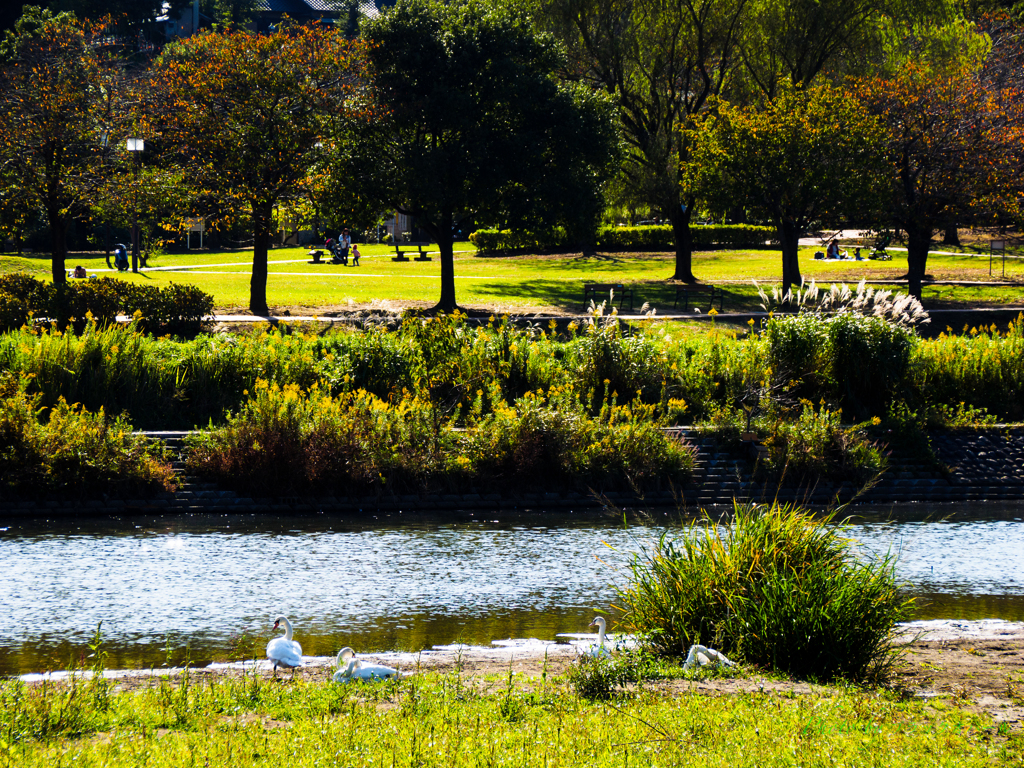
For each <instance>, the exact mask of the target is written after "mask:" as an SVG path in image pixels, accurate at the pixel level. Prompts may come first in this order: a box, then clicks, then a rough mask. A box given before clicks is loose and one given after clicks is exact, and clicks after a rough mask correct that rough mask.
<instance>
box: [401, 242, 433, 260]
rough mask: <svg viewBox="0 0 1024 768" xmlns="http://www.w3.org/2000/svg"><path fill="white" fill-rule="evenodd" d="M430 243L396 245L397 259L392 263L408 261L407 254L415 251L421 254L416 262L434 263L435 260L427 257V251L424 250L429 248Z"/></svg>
mask: <svg viewBox="0 0 1024 768" xmlns="http://www.w3.org/2000/svg"><path fill="white" fill-rule="evenodd" d="M429 245H430V243H395V257H394V258H393V259H391V260H392V261H408V260H409V257H408V256H406V255H405V254H406V253H412V252H413V251H414V250H415V251H416V252H417V253H419V256H417V257H416V261H433V259H432V258H431V257H430V256H428V255H427V251H424V250H423V249H424V248H425V247H427V246H429Z"/></svg>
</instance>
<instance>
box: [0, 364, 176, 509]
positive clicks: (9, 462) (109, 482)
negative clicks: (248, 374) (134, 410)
mask: <svg viewBox="0 0 1024 768" xmlns="http://www.w3.org/2000/svg"><path fill="white" fill-rule="evenodd" d="M27 383H28V382H27V379H24V378H19V377H16V376H14V375H12V374H11V373H9V372H0V496H2V497H4V498H11V497H14V498H34V497H42V496H45V497H47V498H52V497H60V498H90V497H92V496H95V495H97V494H99V493H103V494H106V495H113V496H139V495H148V494H150V493H153V492H155V491H159V490H170V489H171V488H173V474H172V471H171V467H170V464H169V463H168V462H167V461H165V460H164V459H163V456H162V449H161V447H159V446H154V445H151V444H150V443H149V442H148V441H147V440H146V438H145V437H144V436H141V435H138V434H133V433H132V431H131V427H130V425H129V424H128V422H127V420H126V419H124V418H117V419H113V420H108V419H107V418H106V415H105V414H104V413H103V411H102V410H100V411H99V412H98V413H90V412H89V411H86V410H85V409H83V408H82V407H81V406H77V405H74V406H73V405H69V404H68V403H67V402H66V401H65V400H64V399H63V398H61V399H60V400H58V402H57V404H56V406H54V407H53V408H51V409H49V413H48V414H47V418H46V419H44V420H40V418H39V415H40V414H39V412H40V408H39V405H38V400H39V397H38V395H36V396H32V395H29V394H28V393H27V391H26V388H27V387H26V385H27Z"/></svg>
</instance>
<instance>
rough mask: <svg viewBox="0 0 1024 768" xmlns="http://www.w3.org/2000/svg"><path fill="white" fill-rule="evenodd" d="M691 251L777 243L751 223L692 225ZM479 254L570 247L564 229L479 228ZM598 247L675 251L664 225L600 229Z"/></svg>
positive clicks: (476, 238) (474, 237)
mask: <svg viewBox="0 0 1024 768" xmlns="http://www.w3.org/2000/svg"><path fill="white" fill-rule="evenodd" d="M690 235H691V237H692V238H693V241H692V242H693V247H694V248H703V249H710V248H760V247H762V246H764V245H765V243H774V242H776V241H777V237H778V235H777V233H776V231H775V229H773V228H772V227H760V226H755V225H751V224H716V225H695V226H691V227H690ZM469 239H470V241H471V242H472V243H473V244H474V245H476V247H477V248H479V249H480V250H481V251H483V252H486V253H493V252H499V251H515V250H520V249H528V248H534V249H542V250H543V249H547V248H561V247H564V246H567V245H571V243H569V242H568V238H567V237H566V234H565V232H564V230H561V229H555V230H551V231H549V232H543V233H533V232H520V231H512V230H507V229H503V230H496V229H478V230H477V231H476V232H474V233H473V234H471V235H470V236H469ZM594 245H596V246H597V247H598V248H607V249H611V250H624V249H641V250H671V249H673V248H675V240H674V238H673V234H672V227H671V226H667V225H656V226H643V227H602V228H601V229H599V230H598V232H597V235H596V237H595V239H594Z"/></svg>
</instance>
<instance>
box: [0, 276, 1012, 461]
mask: <svg viewBox="0 0 1024 768" xmlns="http://www.w3.org/2000/svg"><path fill="white" fill-rule="evenodd" d="M25 284H26V285H29V287H31V285H32V284H36V281H31V283H25ZM1022 351H1024V337H1022V334H1021V325H1020V324H1019V323H1017V324H1014V327H1013V329H1012V330H1011V331H1010V333H1008V334H1006V335H1003V336H1000V335H999V334H998V333H995V332H992V331H986V332H984V333H981V332H979V333H975V334H973V335H971V334H967V335H964V336H959V337H953V336H943V337H941V338H939V339H936V340H927V341H926V340H921V339H918V338H917V337H915V336H913V335H911V334H910V333H908V332H906V331H902V330H900V329H898V328H893V327H890V326H888V325H887V324H885V322H884V321H883V320H881V319H875V318H858V317H855V316H846V317H841V318H832V319H827V318H826V319H823V318H819V317H815V316H813V315H806V316H796V317H784V318H775V319H773V320H772V321H770V322H769V323H768V324H767V326H766V327H765V329H764V332H763V333H759V334H757V333H755V334H751V335H749V336H748V337H746V338H743V339H734V338H732V337H729V336H725V335H720V334H705V335H681V336H674V335H671V333H670V331H669V330H668V329H666V328H663V327H658V326H654V325H651V324H642V325H640V326H637V327H634V328H631V329H626V328H625V327H624V326H622V325H621V324H619V323H618V322H616V321H615V320H614V319H611V318H591V319H590V321H589V322H586V323H583V324H581V325H578V326H575V325H574V326H571V327H570V331H569V333H568V334H566V335H562V336H556V335H554V334H553V333H552V332H551V330H550V329H543V328H538V327H535V326H533V327H516V326H514V325H512V324H511V323H507V322H504V321H494V322H492V323H490V324H488V325H486V326H484V327H475V326H471V325H469V324H468V323H467V322H466V319H465V318H464V317H462V316H459V315H452V316H442V317H438V318H421V317H407V318H405V319H404V321H403V323H402V326H401V328H400V329H399V330H398V331H388V330H386V329H382V328H371V329H367V330H366V331H353V330H332V331H329V332H326V333H322V332H317V331H316V330H315V329H312V328H306V327H303V326H289V325H282V326H280V327H278V328H275V329H265V330H263V329H261V330H258V331H252V332H248V333H240V334H215V335H200V336H198V337H196V338H194V339H189V340H174V339H170V338H155V337H153V336H151V335H148V334H146V333H144V332H143V329H142V328H141V327H140V326H139V325H138V324H137V323H136V324H132V325H128V326H116V325H112V326H107V327H103V326H101V325H99V324H98V323H97V322H95V321H94V322H92V323H86V325H85V326H84V327H83V328H82V329H81V332H80V333H78V334H73V333H69V332H60V331H57V330H53V329H52V328H36V329H33V328H30V327H22V328H19V329H18V330H16V331H12V332H8V333H5V334H0V370H6V371H11V372H12V373H15V374H17V375H18V376H22V377H27V378H28V379H29V382H28V384H27V386H28V387H29V390H28V391H29V392H31V393H33V394H38V395H39V396H40V405H42V406H45V407H48V408H52V407H55V406H56V405H57V402H58V401H59V399H60V398H61V397H63V398H64V399H65V400H66V401H67V402H69V403H81V404H82V405H83V406H84V407H85V408H86V409H87V410H90V411H98V410H99V409H101V408H102V409H104V411H105V412H106V413H108V414H111V415H113V416H116V415H128V416H129V417H130V418H131V421H132V424H133V425H134V426H135V427H136V428H139V429H190V428H194V427H195V426H196V425H205V424H208V423H210V422H211V421H212V422H213V423H214V424H223V423H224V418H225V413H226V412H228V411H234V412H237V411H239V409H240V408H241V407H242V406H243V404H244V403H245V402H246V400H247V399H248V398H249V395H247V394H246V392H253V391H255V385H256V382H257V381H259V380H264V381H267V382H269V383H272V384H276V385H278V386H279V387H286V386H288V385H296V386H298V387H299V388H301V389H302V390H304V391H308V390H310V389H312V388H313V387H319V388H320V390H322V391H324V392H325V393H329V394H331V395H332V396H334V397H337V396H339V395H341V394H343V393H349V392H353V393H354V392H358V391H360V390H365V391H367V392H370V393H372V394H373V395H375V396H376V397H378V398H380V399H381V400H383V401H385V402H387V403H389V404H394V403H398V402H400V401H402V400H404V399H410V400H411V399H414V398H419V400H420V401H422V402H430V403H433V404H434V405H435V407H436V409H437V411H438V413H443V414H444V415H445V417H446V418H448V417H451V418H454V419H455V420H456V422H457V423H458V424H459V425H460V426H464V425H465V423H466V420H467V419H468V418H469V417H470V415H471V414H472V413H473V412H474V409H477V410H476V412H478V413H480V414H488V413H491V412H492V411H493V410H494V407H495V405H496V404H502V403H513V402H516V401H518V400H519V399H521V398H522V397H523V396H524V395H526V394H527V393H528V392H532V393H537V392H539V393H540V394H542V395H543V396H544V397H546V398H550V397H551V396H552V395H555V394H557V395H558V397H560V398H566V397H570V396H571V397H574V398H576V399H577V400H578V401H579V403H580V404H582V407H583V409H584V410H585V411H586V413H587V414H589V415H590V416H595V415H596V414H597V413H598V412H599V411H600V410H601V408H602V407H604V405H605V403H606V402H611V401H613V400H614V402H615V403H616V404H617V405H619V406H627V405H628V406H630V407H631V408H634V409H636V407H637V406H640V405H642V406H646V407H651V408H652V409H653V411H652V416H653V418H656V419H663V420H665V421H666V423H669V424H701V423H706V422H711V423H714V424H720V425H721V424H726V425H733V426H735V427H736V428H735V429H733V430H732V431H733V432H735V433H736V437H737V439H738V434H739V432H740V431H744V427H745V424H744V421H745V414H744V410H747V409H754V410H757V411H758V412H759V415H758V416H757V417H756V418H755V419H754V422H755V423H754V427H755V428H756V430H757V431H758V432H759V435H760V437H762V438H763V437H766V436H767V435H769V434H772V433H773V432H774V431H775V429H776V427H777V426H778V425H779V424H780V422H781V421H786V422H789V421H794V420H796V417H798V416H799V415H800V413H801V407H800V405H799V400H800V399H801V398H803V399H805V400H807V401H809V402H811V403H813V404H814V408H815V409H818V410H819V411H820V410H821V409H822V408H824V410H825V411H826V412H828V413H830V414H832V416H830V417H829V418H830V419H832V420H835V419H837V418H838V416H836V413H837V412H838V411H839V410H840V409H841V411H842V418H843V419H848V420H851V421H852V420H854V419H857V420H859V421H866V420H868V419H871V418H880V419H883V420H888V419H890V418H892V415H893V414H894V413H895V410H894V409H895V408H896V407H897V406H898V405H900V407H906V408H908V409H909V411H910V412H914V413H918V414H922V418H925V415H927V418H928V419H929V422H930V424H932V425H935V424H940V423H942V419H943V418H948V419H951V420H953V421H951V422H950V423H951V424H953V425H960V424H963V423H965V419H966V420H969V419H970V418H971V415H972V414H975V415H978V414H982V416H979V418H982V417H983V418H984V419H986V420H991V419H992V418H998V419H1003V420H1006V419H1010V418H1019V417H1020V415H1021V407H1022V406H1021V403H1022V402H1024V399H1022V397H1021V393H1022V388H1024V364H1022V363H1021V360H1024V355H1022V354H1021V352H1022ZM567 393H571V395H570V394H567ZM773 403H774V404H773ZM901 404H902V405H901ZM773 409H774V410H773ZM638 412H639V411H638ZM944 414H945V415H946V416H944ZM954 422H955V423H954ZM819 427H820V428H821V429H820V430H819V431H821V430H824V432H822V434H825V433H826V432H829V431H830V430H831V428H830V427H828V428H826V425H824V424H821V425H819ZM779 428H780V429H781V427H779ZM813 432H814V430H811V433H813ZM811 433H808V435H810V434H811ZM831 434H832V435H833V436H834V437H836V438H840V437H841V435H840V433H839V432H836V431H835V430H831ZM817 439H818V438H813V440H812V442H813V441H815V440H817ZM858 450H859V449H858ZM872 466H873V464H872V463H871V462H867V464H866V465H865V467H867V468H868V469H870V467H872Z"/></svg>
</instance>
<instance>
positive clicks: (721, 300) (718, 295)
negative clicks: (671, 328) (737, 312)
mask: <svg viewBox="0 0 1024 768" xmlns="http://www.w3.org/2000/svg"><path fill="white" fill-rule="evenodd" d="M698 294H708V311H709V312H710V311H711V310H712V308H714V306H715V301H717V302H718V311H719V312H721V311H722V310H723V307H724V304H725V292H724V291H723V290H722V289H721V288H720V287H718V286H717V285H708V284H707V283H677V284H676V300H675V301H674V302H673V303H672V306H673V307H678V306H679V299H682V300H683V312H689V311H690V298H691V296H692V297H693V299H694V304H696V303H697V296H698Z"/></svg>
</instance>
